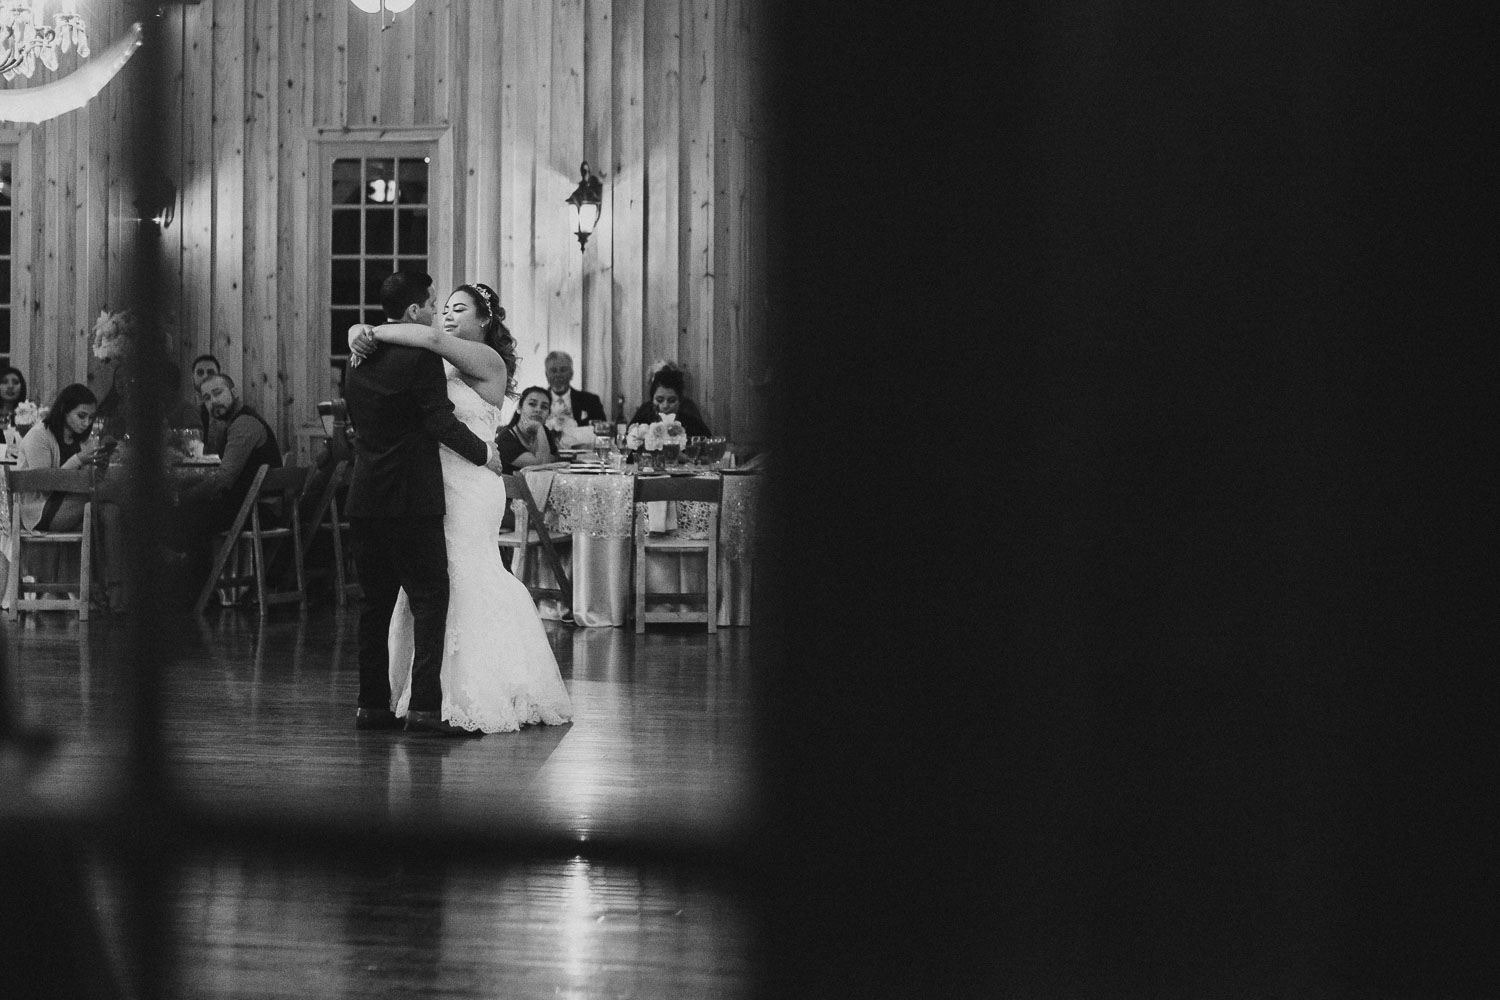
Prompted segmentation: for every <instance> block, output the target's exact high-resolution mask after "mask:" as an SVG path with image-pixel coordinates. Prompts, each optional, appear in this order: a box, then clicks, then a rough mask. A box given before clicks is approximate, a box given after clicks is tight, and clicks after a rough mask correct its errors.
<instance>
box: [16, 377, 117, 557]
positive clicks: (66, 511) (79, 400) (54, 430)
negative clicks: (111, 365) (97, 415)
mask: <svg viewBox="0 0 1500 1000" xmlns="http://www.w3.org/2000/svg"><path fill="white" fill-rule="evenodd" d="M98 405H99V401H98V400H97V399H96V398H95V397H94V393H93V392H92V390H90V389H89V387H88V386H86V385H82V384H81V383H78V382H75V383H73V384H72V385H70V386H66V387H64V388H63V390H62V392H59V393H58V394H57V400H56V401H55V402H53V404H52V409H50V410H48V411H47V416H46V418H45V419H44V420H42V422H41V423H39V424H36V425H35V426H33V427H32V428H31V430H30V431H28V432H27V433H26V436H25V437H24V438H22V439H21V453H20V455H19V457H18V460H17V463H16V467H17V468H20V469H81V468H83V467H84V466H86V465H88V464H89V462H91V461H93V458H94V453H95V451H97V450H98V447H99V443H98V441H96V440H95V439H94V438H92V437H91V436H90V435H89V432H90V431H91V430H92V429H93V426H94V410H95V409H96V408H97V407H98ZM16 499H17V500H18V501H19V502H20V504H21V525H22V526H23V527H25V528H28V529H34V530H37V531H75V530H77V529H78V528H79V527H81V526H82V525H83V504H84V500H83V497H81V496H79V495H78V494H76V493H71V494H70V493H51V494H43V493H20V494H17V496H16Z"/></svg>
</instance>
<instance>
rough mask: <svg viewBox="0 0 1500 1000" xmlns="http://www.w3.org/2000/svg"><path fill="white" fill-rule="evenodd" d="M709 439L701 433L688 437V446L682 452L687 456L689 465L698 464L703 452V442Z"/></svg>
mask: <svg viewBox="0 0 1500 1000" xmlns="http://www.w3.org/2000/svg"><path fill="white" fill-rule="evenodd" d="M707 440H708V439H707V438H705V437H704V436H703V435H701V434H695V435H693V436H692V437H690V438H688V440H687V447H685V448H684V449H683V450H682V454H683V455H684V456H685V457H686V458H687V460H688V464H689V465H692V466H696V465H697V464H698V459H699V458H700V457H701V456H702V454H703V442H705V441H707Z"/></svg>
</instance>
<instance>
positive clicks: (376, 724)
mask: <svg viewBox="0 0 1500 1000" xmlns="http://www.w3.org/2000/svg"><path fill="white" fill-rule="evenodd" d="M354 728H355V729H400V728H401V720H400V718H398V717H397V715H396V713H395V712H392V711H391V710H390V709H388V708H356V709H355V710H354Z"/></svg>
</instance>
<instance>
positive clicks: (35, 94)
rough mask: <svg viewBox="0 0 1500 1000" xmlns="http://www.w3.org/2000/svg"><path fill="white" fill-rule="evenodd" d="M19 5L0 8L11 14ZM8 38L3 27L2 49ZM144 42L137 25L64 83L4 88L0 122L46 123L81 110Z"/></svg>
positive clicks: (0, 30)
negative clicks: (12, 9)
mask: <svg viewBox="0 0 1500 1000" xmlns="http://www.w3.org/2000/svg"><path fill="white" fill-rule="evenodd" d="M16 6H18V5H17V4H16V3H14V2H11V0H4V7H3V8H0V9H3V10H4V11H6V12H7V13H8V12H9V10H10V8H12V7H16ZM80 30H81V29H80ZM8 38H9V36H7V35H6V34H5V26H4V25H3V24H0V47H3V45H4V44H7V43H5V42H4V41H3V40H5V39H8ZM141 41H142V29H141V25H140V23H139V22H137V23H135V24H132V25H131V26H130V28H129V30H127V31H126V32H125V34H123V35H121V36H120V38H119V39H118V40H117V41H115V42H114V44H112V45H110V47H109V48H107V49H105V50H104V51H103V52H101V53H99V55H98V57H97V58H94V59H90V60H89V61H88V62H86V63H84V64H83V65H82V66H79V67H78V68H77V69H75V70H74V71H73V72H71V73H69V74H68V75H67V76H65V77H63V78H62V79H60V80H54V81H52V82H51V83H44V84H40V85H38V86H35V87H9V88H7V87H0V121H7V122H44V121H46V120H47V119H49V118H56V117H57V116H58V115H64V114H67V113H68V112H69V111H76V110H78V109H79V108H81V107H83V106H84V105H85V104H87V103H88V102H89V101H91V100H93V98H94V95H96V94H98V93H99V91H101V90H103V89H104V87H105V85H106V84H108V83H109V81H110V80H112V79H114V76H115V74H116V73H118V72H120V69H121V68H122V67H123V66H124V65H125V63H126V62H128V61H129V60H130V57H131V56H132V55H134V54H135V50H136V49H138V48H140V47H141ZM3 50H4V52H5V53H6V54H7V55H9V54H10V53H12V52H13V50H12V49H11V48H4V49H3ZM79 52H80V53H81V54H86V52H87V50H86V49H84V48H83V47H82V46H80V47H79ZM38 58H40V57H38Z"/></svg>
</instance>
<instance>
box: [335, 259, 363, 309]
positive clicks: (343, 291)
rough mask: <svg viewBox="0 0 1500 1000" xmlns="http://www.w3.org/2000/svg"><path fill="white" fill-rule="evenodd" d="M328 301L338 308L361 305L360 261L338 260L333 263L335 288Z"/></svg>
mask: <svg viewBox="0 0 1500 1000" xmlns="http://www.w3.org/2000/svg"><path fill="white" fill-rule="evenodd" d="M328 301H329V302H330V303H331V304H332V305H336V306H352V305H358V304H359V261H357V260H336V261H334V262H333V287H332V289H331V290H330V294H329V296H328Z"/></svg>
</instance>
